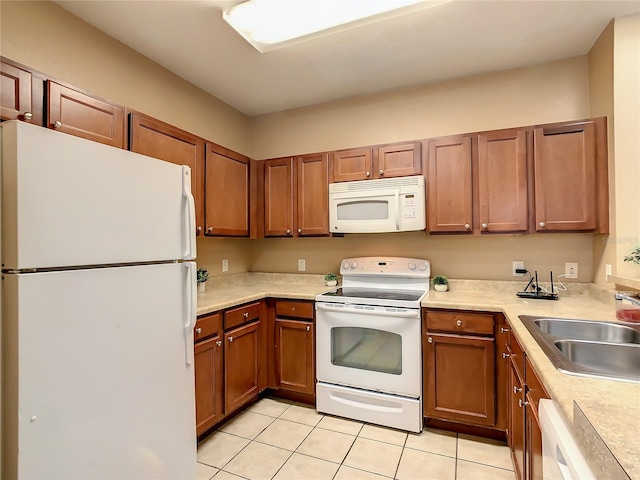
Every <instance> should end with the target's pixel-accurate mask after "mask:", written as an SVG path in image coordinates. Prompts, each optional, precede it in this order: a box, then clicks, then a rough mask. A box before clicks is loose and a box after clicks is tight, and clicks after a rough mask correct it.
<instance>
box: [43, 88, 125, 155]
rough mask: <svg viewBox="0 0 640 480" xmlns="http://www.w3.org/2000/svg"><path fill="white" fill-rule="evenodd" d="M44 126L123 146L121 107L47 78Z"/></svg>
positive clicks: (122, 110) (122, 113)
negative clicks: (46, 105) (45, 123)
mask: <svg viewBox="0 0 640 480" xmlns="http://www.w3.org/2000/svg"><path fill="white" fill-rule="evenodd" d="M47 93H48V95H47V99H48V108H47V127H49V128H53V129H55V130H58V131H60V132H64V133H68V134H70V135H75V136H76V137H82V138H86V139H87V140H93V141H94V142H100V143H104V144H106V145H111V146H112V147H118V148H125V141H124V139H125V126H124V124H125V114H124V107H122V106H120V105H116V104H114V103H110V102H107V101H106V100H102V99H99V98H96V97H93V96H90V95H87V94H86V93H82V92H79V91H77V90H74V89H72V88H69V87H66V86H64V85H60V84H59V83H56V82H53V81H51V80H47Z"/></svg>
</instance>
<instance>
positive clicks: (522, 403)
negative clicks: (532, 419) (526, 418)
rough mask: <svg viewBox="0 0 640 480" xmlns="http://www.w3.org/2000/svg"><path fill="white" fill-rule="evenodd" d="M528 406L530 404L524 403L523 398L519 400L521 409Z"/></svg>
mask: <svg viewBox="0 0 640 480" xmlns="http://www.w3.org/2000/svg"><path fill="white" fill-rule="evenodd" d="M526 405H529V402H523V401H522V399H521V398H519V399H518V406H519V407H520V408H522V407H524V406H526Z"/></svg>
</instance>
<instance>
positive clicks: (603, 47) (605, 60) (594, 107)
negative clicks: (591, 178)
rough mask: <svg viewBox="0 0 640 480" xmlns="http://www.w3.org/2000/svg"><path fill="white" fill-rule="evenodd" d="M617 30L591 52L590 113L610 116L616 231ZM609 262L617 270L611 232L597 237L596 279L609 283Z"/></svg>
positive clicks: (612, 215) (608, 30)
mask: <svg viewBox="0 0 640 480" xmlns="http://www.w3.org/2000/svg"><path fill="white" fill-rule="evenodd" d="M613 33H614V22H613V21H611V22H610V23H609V25H607V28H605V29H604V31H603V32H602V33H601V34H600V37H599V38H598V40H597V41H596V42H595V43H594V45H593V47H592V48H591V50H590V51H589V112H590V113H589V116H591V117H604V116H606V117H607V131H608V136H607V138H608V147H609V225H610V232H612V234H614V232H615V225H616V215H615V213H616V211H615V182H614V172H615V169H614V167H615V163H614V154H615V152H614V149H613V142H614V132H615V130H614V115H613ZM606 264H609V265H611V266H612V269H615V264H616V249H615V244H614V243H613V242H609V235H594V236H593V272H594V273H593V275H594V276H593V280H594V281H595V282H596V283H598V284H601V285H604V284H606V283H607V282H606V269H605V266H606Z"/></svg>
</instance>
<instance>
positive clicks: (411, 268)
mask: <svg viewBox="0 0 640 480" xmlns="http://www.w3.org/2000/svg"><path fill="white" fill-rule="evenodd" d="M415 269H416V264H415V262H409V270H415Z"/></svg>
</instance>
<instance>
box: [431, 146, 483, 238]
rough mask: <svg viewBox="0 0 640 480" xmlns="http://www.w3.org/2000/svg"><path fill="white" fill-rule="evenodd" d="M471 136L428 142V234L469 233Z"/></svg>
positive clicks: (470, 225) (471, 205)
mask: <svg viewBox="0 0 640 480" xmlns="http://www.w3.org/2000/svg"><path fill="white" fill-rule="evenodd" d="M471 161H472V159H471V137H470V136H464V135H458V136H453V137H444V138H436V139H433V140H429V142H428V165H429V167H428V168H429V172H428V173H429V175H428V186H427V195H428V201H427V207H428V218H427V225H428V230H429V232H448V233H452V232H464V233H471V232H472V231H473V230H472V212H473V198H472V192H471V185H472V177H471V171H472V170H471Z"/></svg>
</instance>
